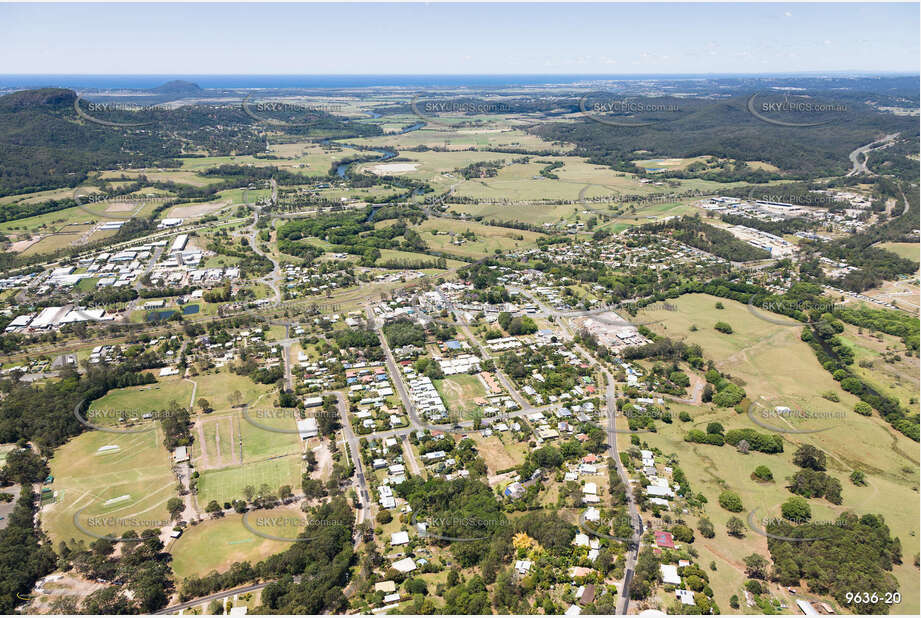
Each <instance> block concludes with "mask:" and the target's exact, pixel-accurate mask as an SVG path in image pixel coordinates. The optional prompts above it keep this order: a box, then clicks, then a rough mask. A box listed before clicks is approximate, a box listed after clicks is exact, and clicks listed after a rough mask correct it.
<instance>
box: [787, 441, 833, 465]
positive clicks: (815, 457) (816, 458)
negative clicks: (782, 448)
mask: <svg viewBox="0 0 921 618" xmlns="http://www.w3.org/2000/svg"><path fill="white" fill-rule="evenodd" d="M793 463H795V464H796V465H797V466H799V467H800V468H810V469H812V470H817V471H822V470H825V463H826V462H825V453H823V452H822V451H821V450H819V449H817V448H816V447H814V446H812V445H811V444H803V445H802V446H800V447H799V448H798V449H796V451H795V452H794V453H793Z"/></svg>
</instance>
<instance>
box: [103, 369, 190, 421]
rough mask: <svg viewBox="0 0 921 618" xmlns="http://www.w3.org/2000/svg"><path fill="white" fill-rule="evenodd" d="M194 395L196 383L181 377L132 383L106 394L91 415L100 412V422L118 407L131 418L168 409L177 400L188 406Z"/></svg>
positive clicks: (111, 414) (180, 403) (178, 402)
mask: <svg viewBox="0 0 921 618" xmlns="http://www.w3.org/2000/svg"><path fill="white" fill-rule="evenodd" d="M191 397H192V384H191V383H190V382H187V381H185V380H183V379H182V378H180V377H179V376H172V377H169V378H159V381H158V382H156V383H155V384H144V385H142V386H129V387H128V388H118V389H115V390H112V391H109V392H108V393H106V395H105V396H104V397H101V398H99V399H97V400H96V401H94V402H93V403H92V404H91V405H90V414H91V415H92V414H93V413H96V414H98V415H99V419H100V421H102V419H106V418H110V417H112V416H113V412H114V411H116V410H118V411H126V412H127V415H128V417H138V416H140V415H142V414H144V413H146V412H153V411H156V410H166V409H168V408H169V407H170V403H171V402H174V401H175V402H176V403H177V404H179V406H181V407H183V408H186V407H188V405H189V400H190V399H191ZM94 418H95V417H94ZM94 422H95V421H94ZM97 424H101V422H100V423H97Z"/></svg>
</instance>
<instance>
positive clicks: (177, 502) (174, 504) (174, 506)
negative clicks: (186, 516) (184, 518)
mask: <svg viewBox="0 0 921 618" xmlns="http://www.w3.org/2000/svg"><path fill="white" fill-rule="evenodd" d="M166 510H167V512H169V514H170V517H172V518H173V519H179V516H180V515H181V514H182V512H183V511H184V510H185V502H183V501H182V500H181V499H180V498H170V499H169V500H167V501H166Z"/></svg>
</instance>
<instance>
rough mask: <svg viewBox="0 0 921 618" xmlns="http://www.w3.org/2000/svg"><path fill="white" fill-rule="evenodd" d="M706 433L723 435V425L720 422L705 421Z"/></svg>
mask: <svg viewBox="0 0 921 618" xmlns="http://www.w3.org/2000/svg"><path fill="white" fill-rule="evenodd" d="M707 433H708V434H711V435H712V434H719V435H723V426H722V424H720V423H707Z"/></svg>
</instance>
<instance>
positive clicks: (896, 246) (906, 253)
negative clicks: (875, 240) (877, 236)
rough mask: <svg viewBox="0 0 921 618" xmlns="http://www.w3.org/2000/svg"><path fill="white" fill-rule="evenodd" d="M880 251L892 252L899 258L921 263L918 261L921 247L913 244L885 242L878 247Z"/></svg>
mask: <svg viewBox="0 0 921 618" xmlns="http://www.w3.org/2000/svg"><path fill="white" fill-rule="evenodd" d="M876 246H877V247H879V248H880V249H885V250H886V251H892V252H893V253H895V254H896V255H897V256H899V257H903V258H905V259H906V260H911V261H913V262H918V261H921V260H919V259H918V251H919V248H921V247H919V245H918V244H917V243H913V242H884V243H880V244H878V245H876Z"/></svg>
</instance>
